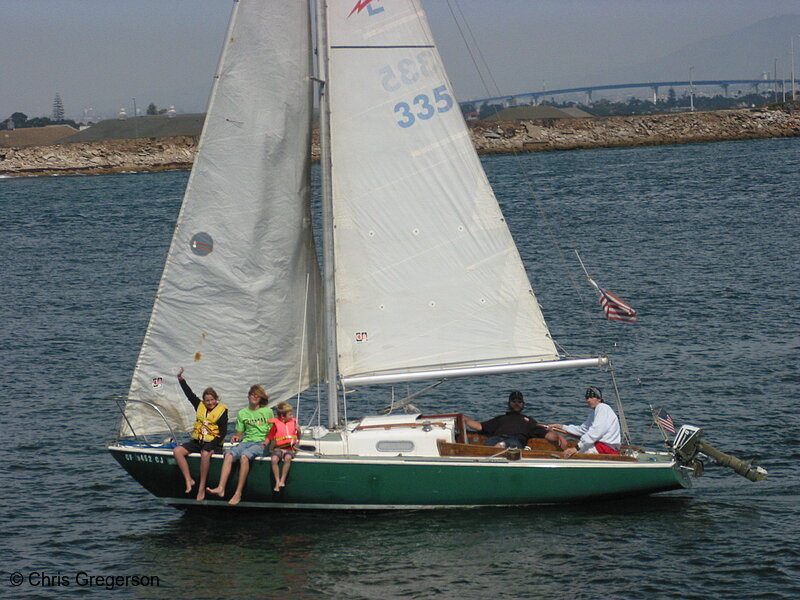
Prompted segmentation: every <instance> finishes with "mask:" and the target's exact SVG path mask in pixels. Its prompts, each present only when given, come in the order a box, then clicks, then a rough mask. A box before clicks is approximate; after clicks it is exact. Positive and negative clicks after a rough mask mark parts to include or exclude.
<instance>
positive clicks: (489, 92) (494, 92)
mask: <svg viewBox="0 0 800 600" xmlns="http://www.w3.org/2000/svg"><path fill="white" fill-rule="evenodd" d="M454 4H455V6H456V9H457V10H458V13H459V15H460V18H461V21H463V23H464V27H463V28H462V26H461V24H460V23H459V20H458V18H457V17H456V11H455V10H454V9H453V5H454ZM447 6H448V8H449V9H450V13H451V15H452V16H453V20H454V21H455V23H456V27H457V28H458V31H459V34H460V35H461V39H462V41H463V42H464V46H465V48H466V50H467V53H468V54H469V56H470V58H471V60H472V63H473V65H474V66H475V69H476V71H477V74H478V77H479V78H480V80H481V85H482V86H483V90H484V92H485V93H486V96H487V97H492V96H495V97H496V96H502V95H503V94H502V93H501V91H500V86H499V85H498V84H497V81H496V80H495V78H494V75H493V74H492V70H491V68H490V67H489V65H488V63H487V62H486V59H485V57H484V55H483V52H481V50H480V44H478V41H477V38H476V37H475V35H474V33H473V31H472V28H471V27H470V26H469V22H468V21H467V18H466V16H465V15H464V12H463V11H462V10H461V7H460V6H459V5H458V3H457V2H455V0H447ZM464 29H466V30H467V31H468V32H469V34H470V37H471V40H472V42H471V43H472V44H474V46H475V48H476V51H477V53H478V54H479V56H480V58H481V60H482V62H483V64H484V68H485V69H486V72H487V74H488V76H489V78H490V79H491V82H492V86H493V89H490V88H489V86H488V85H487V83H486V79H485V78H484V76H483V74H482V73H481V72H480V69H479V68H478V63H477V61H476V59H475V54H474V53H473V51H472V48H471V47H470V40H468V39H467V36H466V35H465V34H464ZM511 155H512V156H513V157H514V160H515V161H516V164H517V171H518V172H519V173H520V175H521V176H522V181H523V184H524V187H525V188H526V191H527V195H528V198H529V199H530V200H532V201H533V203H534V206H535V207H536V210H537V213H538V214H539V216H540V218H541V220H542V222H543V223H544V226H545V229H546V231H547V233H548V236H549V238H550V242H551V244H552V246H553V248H554V249H555V250H556V252H557V253H558V255H559V257H560V260H561V262H562V264H563V265H564V267H565V270H566V272H567V273H568V278H569V281H570V284H571V285H572V288H573V290H574V291H575V293H576V294H577V296H578V299H579V301H580V304H581V305H582V306H583V307H584V310H585V311H586V313H587V315H590V314H591V313H590V312H589V310H588V309H587V308H586V307H587V303H586V300H585V299H584V295H583V293H582V292H581V290H580V286H578V284H577V282H576V280H575V276H574V274H573V272H572V270H571V269H569V268H567V267H568V265H569V262H568V260H567V257H566V254H565V252H564V250H563V249H562V247H561V245H560V244H559V243H558V238H557V236H556V232H555V230H554V228H553V226H552V225H551V223H550V220H551V219H550V217H549V215H548V214H547V212H546V211H545V209H544V207H543V206H542V203H541V201H540V200H539V198H538V197H537V195H536V194H535V193H534V191H533V184H532V182H531V180H530V178H529V177H528V174H527V172H526V171H525V169H524V168H523V165H522V157H521V156H520V152H518V151H517V150H516V149H514V148H511ZM595 320H596V319H594V318H591V317H589V327H590V328H591V330H592V335H593V336H594V337H595V338H597V337H599V335H598V334H599V330H598V327H597V324H596V323H595ZM554 341H555V340H554ZM556 345H557V346H558V347H559V348H561V349H562V350H564V351H565V352H566V353H567V355H569V354H570V353H569V351H568V350H566V349H565V348H564V346H562V345H561V344H556ZM606 352H607V350H606V349H605V348H603V353H606Z"/></svg>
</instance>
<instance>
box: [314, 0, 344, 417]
mask: <svg viewBox="0 0 800 600" xmlns="http://www.w3.org/2000/svg"><path fill="white" fill-rule="evenodd" d="M327 10H328V6H327V1H326V0H317V73H318V75H319V79H320V81H319V164H320V169H321V178H322V258H323V261H322V263H323V264H322V279H323V289H324V292H325V293H324V306H325V349H326V357H327V358H326V364H325V379H326V381H327V385H326V390H327V396H328V427H329V428H330V429H334V428H335V427H336V426H337V425H338V421H339V401H338V396H337V393H336V388H337V380H338V378H339V373H338V371H339V369H338V364H337V356H336V296H335V287H334V277H333V275H334V262H333V260H334V258H333V192H332V190H333V184H332V179H331V144H330V140H331V130H330V105H329V103H328V90H327V85H328V20H327Z"/></svg>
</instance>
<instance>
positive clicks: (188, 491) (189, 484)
mask: <svg viewBox="0 0 800 600" xmlns="http://www.w3.org/2000/svg"><path fill="white" fill-rule="evenodd" d="M193 487H194V479H190V480H189V481H187V482H186V491H185V492H183V493H184V494H191V493H192V488H193Z"/></svg>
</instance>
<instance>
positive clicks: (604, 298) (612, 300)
mask: <svg viewBox="0 0 800 600" xmlns="http://www.w3.org/2000/svg"><path fill="white" fill-rule="evenodd" d="M589 283H591V284H592V285H593V286H594V289H595V290H596V291H597V295H598V296H599V298H600V306H601V307H602V308H603V313H605V315H606V319H608V320H609V321H620V322H621V323H636V310H635V309H634V308H633V307H632V306H631V305H630V304H628V303H626V302H625V301H624V300H622V298H620V297H619V296H617V295H615V294H612V293H611V292H609V291H608V290H604V289H603V288H601V287H600V286H599V285H597V283H596V282H595V280H594V279H592V278H591V277H590V278H589Z"/></svg>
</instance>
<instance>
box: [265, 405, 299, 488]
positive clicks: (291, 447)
mask: <svg viewBox="0 0 800 600" xmlns="http://www.w3.org/2000/svg"><path fill="white" fill-rule="evenodd" d="M275 412H276V413H278V416H277V418H275V419H270V420H269V422H270V423H272V425H273V426H272V429H270V430H269V433H268V434H267V439H268V440H270V441H274V442H275V446H274V449H273V451H272V474H273V475H274V476H275V488H274V490H275V491H276V492H279V491H280V489H281V488H282V487H284V486H285V485H286V476H287V475H288V474H289V469H290V468H291V466H292V459H293V458H294V453H295V448H296V447H297V442H298V440H299V439H300V428H299V427H298V426H297V419H295V418H294V409H293V408H292V405H291V404H289V403H288V402H280V403H279V404H278V406H276V407H275ZM281 459H283V473H282V474H280V473H279V472H278V463H279V462H280V461H281Z"/></svg>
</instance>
